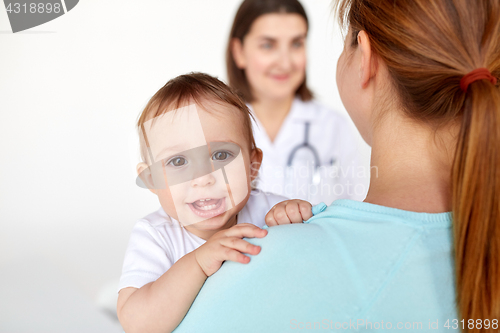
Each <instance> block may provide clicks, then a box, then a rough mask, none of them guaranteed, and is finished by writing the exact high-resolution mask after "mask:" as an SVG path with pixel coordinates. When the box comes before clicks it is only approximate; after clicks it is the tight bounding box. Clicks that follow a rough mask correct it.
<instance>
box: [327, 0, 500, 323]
mask: <svg viewBox="0 0 500 333" xmlns="http://www.w3.org/2000/svg"><path fill="white" fill-rule="evenodd" d="M335 5H336V9H337V10H338V15H339V20H340V23H341V26H343V27H344V28H345V27H347V26H348V27H349V28H350V30H349V31H351V32H352V34H351V35H350V36H347V41H346V42H347V43H350V45H351V47H353V48H356V47H357V35H358V32H359V31H361V30H363V31H365V32H366V33H367V35H368V36H369V38H370V44H371V48H372V51H373V52H374V54H376V55H377V56H378V57H380V58H381V59H382V60H383V62H384V64H385V65H386V66H387V68H388V71H389V74H390V77H391V80H392V84H393V87H394V89H395V90H396V92H397V96H398V97H399V98H398V102H399V105H400V106H401V107H402V108H403V110H404V112H405V113H406V114H407V115H408V116H410V117H412V118H413V119H418V120H421V121H423V122H425V123H427V124H429V125H432V126H437V127H438V126H439V125H440V124H446V123H452V122H453V123H458V124H459V125H460V132H459V135H458V138H457V143H456V148H455V156H454V161H453V166H452V169H451V170H450V180H451V189H450V190H451V194H452V203H451V204H452V214H453V228H454V255H455V272H456V291H457V306H458V312H459V314H460V316H461V318H463V319H465V320H466V321H467V320H469V319H474V320H476V319H483V320H484V319H487V318H490V320H491V318H496V319H498V318H500V88H499V86H498V84H496V85H494V84H492V83H491V82H489V81H487V80H478V81H475V82H474V83H472V84H471V85H470V86H469V87H468V89H467V90H466V91H463V90H461V87H460V80H461V78H462V77H463V76H464V75H466V74H467V73H469V72H471V71H472V70H474V69H477V68H483V67H484V68H487V69H488V70H489V71H490V72H491V73H492V75H493V76H495V77H497V78H498V77H500V20H499V17H500V1H498V0H477V1H469V0H391V1H380V0H336V3H335ZM474 326H475V327H476V326H477V325H474ZM466 327H467V325H466ZM466 331H468V332H478V331H480V329H478V328H473V329H466Z"/></svg>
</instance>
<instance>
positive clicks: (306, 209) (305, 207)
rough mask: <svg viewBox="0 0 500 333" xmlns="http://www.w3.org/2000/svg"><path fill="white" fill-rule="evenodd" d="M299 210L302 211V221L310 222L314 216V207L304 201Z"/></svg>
mask: <svg viewBox="0 0 500 333" xmlns="http://www.w3.org/2000/svg"><path fill="white" fill-rule="evenodd" d="M299 210H300V214H301V215H302V219H303V220H304V221H307V220H309V219H310V218H311V217H312V216H313V213H312V205H311V204H310V203H309V202H307V201H303V200H300V201H299ZM301 222H302V221H301Z"/></svg>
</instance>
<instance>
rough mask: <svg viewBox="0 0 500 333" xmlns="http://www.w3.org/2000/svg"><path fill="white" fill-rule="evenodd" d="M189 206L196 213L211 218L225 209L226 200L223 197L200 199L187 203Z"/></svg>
mask: <svg viewBox="0 0 500 333" xmlns="http://www.w3.org/2000/svg"><path fill="white" fill-rule="evenodd" d="M188 206H189V208H191V210H192V211H193V213H195V214H196V215H198V216H200V217H204V218H207V219H208V218H211V217H214V216H217V215H220V214H222V213H224V212H225V211H226V200H225V198H220V199H212V198H207V199H200V200H196V201H194V202H191V203H188Z"/></svg>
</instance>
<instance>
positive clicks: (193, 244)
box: [118, 190, 287, 291]
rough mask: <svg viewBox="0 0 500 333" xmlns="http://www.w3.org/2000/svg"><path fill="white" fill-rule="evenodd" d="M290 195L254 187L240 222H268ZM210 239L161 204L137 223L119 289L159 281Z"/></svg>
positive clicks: (257, 224) (127, 252) (259, 224)
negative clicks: (188, 227) (183, 224)
mask: <svg viewBox="0 0 500 333" xmlns="http://www.w3.org/2000/svg"><path fill="white" fill-rule="evenodd" d="M284 200H287V198H286V197H283V196H280V195H276V194H271V193H265V192H262V191H260V190H252V192H251V195H250V198H249V199H248V202H247V204H246V205H245V207H243V209H242V210H241V211H240V212H239V213H238V224H240V223H251V224H254V225H256V226H258V227H260V228H262V227H263V226H264V225H265V221H264V218H265V216H266V214H267V212H268V211H269V210H270V209H271V208H272V207H273V206H274V205H275V204H277V203H278V202H281V201H284ZM205 242H206V241H205V240H204V239H202V238H200V237H198V236H196V235H193V234H192V233H190V232H189V231H187V230H186V229H185V228H183V227H181V225H180V223H179V222H178V221H177V220H175V219H174V218H172V217H170V216H169V215H167V214H166V213H165V211H164V210H163V209H162V208H161V207H160V209H158V210H157V211H156V212H154V213H151V214H149V215H147V216H146V217H144V218H142V219H140V220H139V221H137V222H136V224H135V225H134V227H133V229H132V232H131V235H130V240H129V243H128V246H127V250H126V252H125V259H124V262H123V269H122V275H121V278H120V284H119V286H118V291H120V290H121V289H123V288H126V287H134V288H141V287H142V286H144V285H145V284H147V283H149V282H152V281H156V280H157V279H158V278H159V277H160V276H162V275H163V274H164V273H165V272H166V271H167V270H168V269H169V268H170V267H171V266H172V265H173V264H174V263H175V262H176V261H177V260H179V259H180V258H182V257H183V256H184V255H185V254H187V253H189V252H191V251H193V250H195V249H197V248H198V247H200V246H201V245H203V244H204V243H205Z"/></svg>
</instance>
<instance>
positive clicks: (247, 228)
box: [224, 223, 267, 238]
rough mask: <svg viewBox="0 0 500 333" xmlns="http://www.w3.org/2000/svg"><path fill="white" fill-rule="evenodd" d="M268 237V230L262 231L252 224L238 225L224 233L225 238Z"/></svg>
mask: <svg viewBox="0 0 500 333" xmlns="http://www.w3.org/2000/svg"><path fill="white" fill-rule="evenodd" d="M265 235H267V230H264V229H261V228H259V227H257V226H256V225H253V224H250V223H241V224H237V225H235V226H233V227H231V228H229V229H227V230H225V232H224V237H238V238H244V237H246V238H255V237H257V238H261V237H264V236H265Z"/></svg>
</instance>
